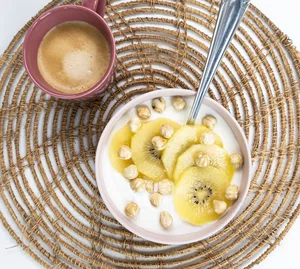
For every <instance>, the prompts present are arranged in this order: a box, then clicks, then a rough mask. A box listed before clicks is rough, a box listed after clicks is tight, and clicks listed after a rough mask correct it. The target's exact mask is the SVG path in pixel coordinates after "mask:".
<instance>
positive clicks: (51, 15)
mask: <svg viewBox="0 0 300 269" xmlns="http://www.w3.org/2000/svg"><path fill="white" fill-rule="evenodd" d="M105 3H106V0H84V1H83V5H82V6H75V5H66V6H59V7H56V8H53V9H51V10H49V11H47V12H45V13H44V14H42V15H41V16H40V17H39V18H38V19H37V20H36V21H35V22H34V23H33V24H32V25H31V27H30V28H29V30H28V32H27V34H26V37H25V40H24V44H23V61H24V65H25V69H26V71H27V73H28V75H29V76H30V78H31V80H32V81H33V82H34V84H35V85H37V86H38V87H39V88H40V89H41V90H43V91H44V92H46V93H48V94H49V95H51V96H53V97H57V98H61V99H66V100H74V101H86V100H91V99H95V98H96V97H97V96H99V95H100V94H102V93H103V92H104V91H105V90H106V89H107V87H108V86H109V84H110V83H111V82H112V81H113V79H114V74H115V70H116V45H115V40H114V37H113V34H112V32H111V30H110V28H109V26H108V25H107V23H106V22H105V20H104V19H103V15H104V9H105ZM67 21H81V22H86V23H88V24H90V25H92V26H94V27H96V28H97V29H98V30H99V31H100V32H101V33H102V34H103V36H104V37H105V39H106V41H107V43H108V46H109V49H110V64H109V66H108V69H107V71H106V73H105V74H104V76H103V77H102V78H101V80H99V81H98V82H97V84H95V85H94V86H93V87H91V88H90V89H88V90H86V91H84V92H81V93H76V94H67V93H62V92H60V91H57V90H56V89H55V88H53V87H52V86H51V85H49V84H48V83H47V82H46V81H45V79H44V78H43V77H42V75H41V73H40V71H39V69H38V63H37V55H38V49H39V46H40V44H41V42H42V40H43V38H44V36H45V35H46V34H47V33H48V32H49V31H50V30H51V29H52V28H53V27H55V26H57V25H59V24H61V23H64V22H67Z"/></svg>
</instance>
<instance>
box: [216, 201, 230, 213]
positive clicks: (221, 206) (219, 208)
mask: <svg viewBox="0 0 300 269" xmlns="http://www.w3.org/2000/svg"><path fill="white" fill-rule="evenodd" d="M213 207H214V211H215V212H216V213H217V214H220V215H221V214H223V213H224V212H225V210H226V209H227V204H226V202H224V201H219V200H213Z"/></svg>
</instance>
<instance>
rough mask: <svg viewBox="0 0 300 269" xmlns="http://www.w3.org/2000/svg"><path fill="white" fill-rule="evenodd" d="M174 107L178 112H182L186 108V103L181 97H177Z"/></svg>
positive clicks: (174, 99)
mask: <svg viewBox="0 0 300 269" xmlns="http://www.w3.org/2000/svg"><path fill="white" fill-rule="evenodd" d="M172 105H173V107H174V108H175V109H176V110H182V109H184V108H185V106H186V102H185V100H184V99H183V98H182V97H181V96H175V97H174V98H173V100H172Z"/></svg>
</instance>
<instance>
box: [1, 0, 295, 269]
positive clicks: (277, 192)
mask: <svg viewBox="0 0 300 269" xmlns="http://www.w3.org/2000/svg"><path fill="white" fill-rule="evenodd" d="M107 2H108V3H107V9H106V15H105V19H106V21H107V22H108V23H109V25H110V26H111V29H112V31H113V33H114V36H115V39H116V42H117V50H118V71H117V75H116V79H115V81H114V82H113V84H112V85H111V87H110V88H109V91H108V93H107V94H106V95H105V96H103V97H99V99H98V100H96V101H95V102H90V103H88V102H86V103H71V102H64V101H62V100H57V99H54V98H50V97H49V96H47V95H45V94H44V93H42V92H41V91H40V90H39V89H37V88H36V87H35V86H34V85H33V83H32V82H31V81H30V79H29V78H28V76H27V74H26V72H25V70H24V68H23V62H22V54H21V49H22V40H23V38H24V35H25V33H26V30H27V29H28V27H29V26H30V25H31V24H32V22H33V21H34V19H35V18H36V17H37V16H38V15H40V14H41V13H42V12H44V11H46V10H48V9H50V8H52V7H54V6H56V5H60V4H79V2H75V1H64V2H62V1H57V0H56V1H53V2H51V3H50V4H48V5H47V6H46V7H45V8H44V9H43V10H41V11H40V12H39V14H37V15H36V16H35V17H34V18H33V19H32V20H30V22H28V23H27V24H26V25H25V26H24V27H23V28H22V29H21V30H20V31H19V33H18V34H17V35H16V36H15V37H14V39H13V40H12V42H11V43H10V45H9V47H8V48H7V50H6V51H5V53H4V54H3V56H2V57H1V59H0V68H1V69H0V75H1V81H0V88H1V93H0V104H1V105H0V107H1V110H0V113H1V114H0V121H1V122H0V137H1V144H0V152H1V157H0V173H1V181H0V196H1V199H0V210H1V211H0V219H1V221H2V223H3V225H4V227H5V228H6V229H7V231H8V232H9V233H10V234H11V236H12V237H13V238H14V239H15V241H16V244H17V245H19V246H20V247H22V248H23V249H24V250H25V251H26V252H27V253H28V254H29V255H30V256H31V257H33V258H34V259H35V260H36V261H38V262H39V263H40V264H41V265H43V266H44V267H46V268H222V269H223V268H237V267H239V268H241V267H242V268H251V267H253V266H254V265H255V264H257V263H259V262H260V261H262V260H263V259H264V258H265V257H266V256H267V255H268V254H269V253H270V252H272V251H273V250H274V248H275V247H276V246H277V245H278V244H279V242H280V240H281V239H282V238H283V237H284V236H285V234H286V233H287V232H288V230H289V229H290V227H291V226H292V225H293V223H294V222H295V219H296V218H297V216H298V215H299V213H300V204H299V196H300V180H299V161H300V159H299V151H298V150H299V139H300V132H299V120H300V103H299V101H300V99H299V75H300V57H299V53H298V52H297V51H296V49H295V48H294V47H293V46H292V42H291V41H290V39H289V38H288V37H287V36H286V35H285V34H283V33H282V32H281V31H280V30H279V29H278V28H277V27H276V26H275V25H274V24H273V23H272V22H271V21H270V20H269V19H268V18H267V17H266V16H265V15H264V14H262V13H261V12H260V11H259V10H258V9H257V8H256V7H254V6H253V5H252V6H251V7H250V8H249V11H248V12H247V14H246V17H245V19H244V20H243V24H242V25H241V27H240V28H239V31H238V32H237V34H236V36H235V39H234V41H233V43H232V45H231V46H230V49H229V51H228V52H227V53H226V57H225V59H224V61H223V63H222V65H221V67H220V68H219V70H218V73H217V75H216V77H215V79H214V81H213V85H212V86H211V89H210V91H209V95H210V97H211V98H213V99H215V100H217V101H218V102H220V103H221V104H222V105H223V106H224V107H225V108H226V109H228V110H229V111H230V112H231V113H232V114H233V115H234V116H235V117H236V119H237V120H238V122H239V123H240V125H241V126H242V128H243V129H244V131H245V134H246V136H247V138H248V141H249V144H250V146H251V150H252V158H253V174H252V183H251V189H250V192H249V195H248V198H247V200H246V203H245V205H244V207H243V210H242V211H241V212H240V213H239V215H238V216H237V217H236V218H235V219H234V220H233V221H231V223H230V224H229V225H228V226H227V227H226V228H225V229H224V230H223V231H221V232H220V233H218V234H216V235H215V236H212V237H210V238H209V239H207V240H204V241H201V242H197V243H194V244H189V245H184V246H163V245H159V244H154V243H151V242H147V241H145V240H142V239H141V238H138V237H136V236H135V235H133V234H131V233H130V232H128V231H127V230H126V229H124V228H123V227H122V226H121V225H120V224H119V223H118V222H117V221H116V220H115V219H114V218H113V217H112V216H111V214H110V213H109V212H108V210H107V209H106V207H105V205H104V203H103V202H102V200H101V197H100V195H99V192H98V189H97V185H96V181H95V174H94V170H95V165H96V164H95V163H94V157H95V150H96V145H97V142H98V140H99V137H100V135H101V132H102V130H103V128H104V127H105V125H106V123H107V122H108V120H109V118H110V117H111V115H112V113H113V112H114V111H116V109H117V108H118V107H119V106H121V105H122V104H124V103H125V102H127V101H128V100H129V99H130V98H132V97H133V96H134V95H137V94H141V93H144V92H148V91H152V90H154V89H159V88H163V87H178V88H187V89H196V88H197V86H198V84H199V80H200V79H201V72H202V70H203V65H204V62H205V56H206V54H207V49H208V45H209V42H210V39H211V35H212V31H213V28H214V23H215V20H216V14H217V10H218V6H219V1H214V0H212V1H206V0H201V1H199V0H198V1H195V0H181V1H180V0H177V1H176V0H126V1H125V0H123V1H121V0H108V1H107Z"/></svg>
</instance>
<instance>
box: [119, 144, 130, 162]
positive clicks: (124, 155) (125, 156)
mask: <svg viewBox="0 0 300 269" xmlns="http://www.w3.org/2000/svg"><path fill="white" fill-rule="evenodd" d="M118 156H119V158H120V159H122V160H129V159H130V158H131V157H132V153H131V150H130V148H129V147H128V146H121V147H120V148H119V150H118Z"/></svg>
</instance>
